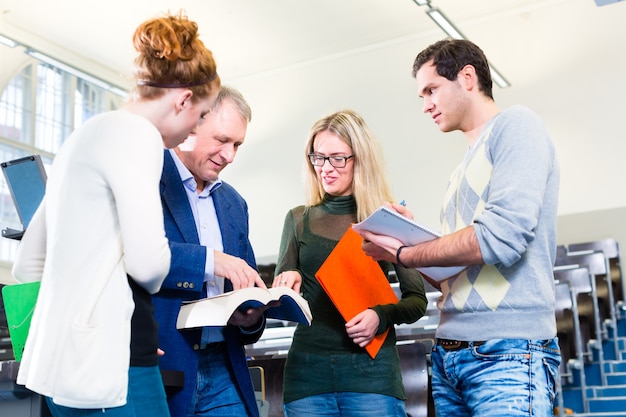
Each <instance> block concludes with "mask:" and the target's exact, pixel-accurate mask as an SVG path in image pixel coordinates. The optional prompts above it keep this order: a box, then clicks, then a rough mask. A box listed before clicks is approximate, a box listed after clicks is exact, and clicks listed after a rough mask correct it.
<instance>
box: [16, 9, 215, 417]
mask: <svg viewBox="0 0 626 417" xmlns="http://www.w3.org/2000/svg"><path fill="white" fill-rule="evenodd" d="M133 43H134V46H135V48H136V49H137V51H138V52H139V55H138V57H137V58H136V59H135V69H134V75H135V79H136V88H135V90H134V91H133V93H132V94H131V98H130V100H129V102H128V103H127V104H126V105H125V106H124V107H123V108H122V109H120V110H117V111H111V112H107V113H104V114H101V115H98V116H95V117H93V118H91V119H89V120H88V121H87V122H86V123H84V124H83V125H82V126H81V127H79V128H78V129H76V130H75V131H74V132H73V133H72V135H70V137H69V138H68V139H67V140H66V141H65V143H64V144H63V146H62V148H61V150H60V151H59V153H58V154H57V156H56V158H55V160H54V162H53V164H52V168H51V170H50V173H49V177H48V183H47V189H46V194H45V196H44V199H43V202H42V203H41V205H40V207H39V208H38V210H37V212H36V214H35V216H34V217H33V220H32V222H31V223H30V225H29V228H28V231H27V232H26V233H25V234H24V237H23V239H22V243H21V245H20V248H19V251H18V255H17V258H16V260H15V264H14V268H13V274H14V276H15V278H16V280H18V281H20V282H31V281H41V289H40V292H39V297H38V299H37V305H36V308H35V311H34V314H33V319H32V323H31V331H30V334H29V337H28V340H27V343H26V348H25V350H24V355H23V359H22V362H21V365H20V370H19V374H18V383H19V384H23V385H26V387H27V388H29V389H30V390H32V391H34V392H37V393H39V394H41V395H43V396H45V397H46V402H47V404H48V406H49V408H50V411H51V412H52V414H53V416H55V417H60V416H61V417H69V416H72V417H74V416H77V417H78V416H81V417H82V416H94V415H100V414H104V413H106V416H107V417H135V416H150V417H159V416H169V412H168V408H167V402H166V398H165V391H164V389H163V383H162V380H161V375H160V372H159V368H158V354H157V351H158V340H157V326H156V322H155V320H154V317H153V314H152V304H151V300H150V294H153V293H155V292H157V291H158V290H159V288H160V286H161V283H162V282H163V279H164V278H165V276H166V274H167V272H168V271H169V267H170V250H169V246H168V242H167V239H166V237H165V231H164V227H163V213H162V209H161V201H160V196H159V179H160V177H161V170H162V166H163V147H164V146H165V147H166V148H173V147H175V146H177V145H178V144H180V143H181V142H182V141H183V140H184V139H185V138H186V137H187V136H188V135H189V134H190V133H191V132H192V131H193V130H194V129H195V127H196V126H197V125H198V123H202V120H203V118H204V116H205V115H206V114H207V113H208V112H209V111H210V109H211V107H212V105H213V102H214V101H215V98H216V96H217V93H218V91H219V87H220V79H219V77H218V75H217V72H216V65H215V61H214V59H213V56H212V53H211V51H209V50H208V49H207V48H206V47H205V46H204V44H203V43H202V41H200V39H199V38H198V26H197V24H196V23H195V22H193V21H190V20H188V19H187V17H186V16H184V15H183V14H182V13H181V14H179V15H176V16H175V15H166V16H163V17H158V18H154V19H151V20H148V21H146V22H144V23H142V24H141V25H140V26H139V27H138V28H137V29H136V32H135V34H134V37H133Z"/></svg>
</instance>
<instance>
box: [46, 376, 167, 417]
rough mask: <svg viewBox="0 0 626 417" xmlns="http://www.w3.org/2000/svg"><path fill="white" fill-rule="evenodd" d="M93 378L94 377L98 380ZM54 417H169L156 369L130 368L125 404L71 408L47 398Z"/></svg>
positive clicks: (161, 384)
mask: <svg viewBox="0 0 626 417" xmlns="http://www.w3.org/2000/svg"><path fill="white" fill-rule="evenodd" d="M97 377H98V376H97V375H94V378H97ZM46 404H48V408H49V409H50V412H51V413H52V415H53V416H54V417H103V416H105V417H143V416H151V417H170V411H169V409H168V408H167V400H166V397H165V390H164V388H163V380H162V379H161V372H160V371H159V367H158V366H147V367H144V366H131V367H130V368H129V369H128V395H127V397H126V405H123V406H120V407H112V408H95V409H94V408H90V409H82V408H71V407H64V406H62V405H58V404H55V403H54V402H52V399H51V398H49V397H46Z"/></svg>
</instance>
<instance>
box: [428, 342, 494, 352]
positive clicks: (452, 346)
mask: <svg viewBox="0 0 626 417" xmlns="http://www.w3.org/2000/svg"><path fill="white" fill-rule="evenodd" d="M484 343H485V341H484V340H483V341H479V342H468V341H466V340H450V339H437V344H438V345H439V346H441V347H442V348H444V349H445V350H447V351H451V350H459V349H465V348H468V347H470V345H471V346H480V345H482V344H484Z"/></svg>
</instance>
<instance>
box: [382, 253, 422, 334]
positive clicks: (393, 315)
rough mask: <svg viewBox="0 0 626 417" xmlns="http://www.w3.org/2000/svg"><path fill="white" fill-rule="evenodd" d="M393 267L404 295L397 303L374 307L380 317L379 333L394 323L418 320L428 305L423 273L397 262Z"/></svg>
mask: <svg viewBox="0 0 626 417" xmlns="http://www.w3.org/2000/svg"><path fill="white" fill-rule="evenodd" d="M393 267H394V268H395V271H396V276H397V277H398V281H399V283H400V291H401V293H402V297H401V298H400V300H399V301H398V302H397V303H396V304H386V305H378V306H375V307H374V308H373V309H374V311H376V313H378V316H379V318H380V324H379V326H378V332H377V334H380V333H383V332H384V331H385V330H386V329H387V328H389V327H391V326H393V325H394V324H402V323H413V322H416V321H417V320H419V319H420V318H421V317H422V316H423V315H424V313H425V312H426V307H427V305H428V300H427V299H426V293H425V291H424V281H423V280H422V276H421V274H420V273H419V272H418V271H417V270H416V269H413V268H403V267H401V266H398V265H395V264H394V265H393Z"/></svg>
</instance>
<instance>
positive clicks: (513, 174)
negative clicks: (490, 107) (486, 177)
mask: <svg viewBox="0 0 626 417" xmlns="http://www.w3.org/2000/svg"><path fill="white" fill-rule="evenodd" d="M487 143H488V146H487V147H486V149H485V152H486V157H487V159H488V160H489V161H491V164H492V167H491V169H492V173H491V180H490V183H489V189H488V193H487V197H486V200H485V206H484V211H483V212H482V213H481V214H480V215H478V216H477V217H476V219H475V221H474V230H475V231H476V235H477V238H478V242H479V245H480V249H481V252H482V255H483V259H484V260H485V263H487V264H503V265H505V266H511V265H513V264H514V263H515V262H517V261H518V260H519V259H520V258H521V256H522V255H523V254H524V252H525V251H526V249H527V247H528V245H529V244H530V242H532V241H533V239H534V238H535V228H536V227H537V224H538V222H539V217H540V212H541V207H542V205H543V199H544V194H545V191H546V186H547V184H548V178H549V175H550V172H551V171H552V170H553V166H552V164H553V161H554V149H553V146H552V143H551V141H550V139H549V137H548V134H547V131H546V129H545V127H544V126H543V123H542V122H541V120H540V119H539V117H537V116H536V115H535V114H534V113H532V112H531V111H530V110H528V109H526V108H524V107H520V106H516V107H513V108H511V109H509V110H507V111H506V113H504V114H503V115H502V117H501V118H500V120H497V121H496V123H495V125H494V126H493V128H492V131H491V133H490V137H489V140H488V142H487Z"/></svg>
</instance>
